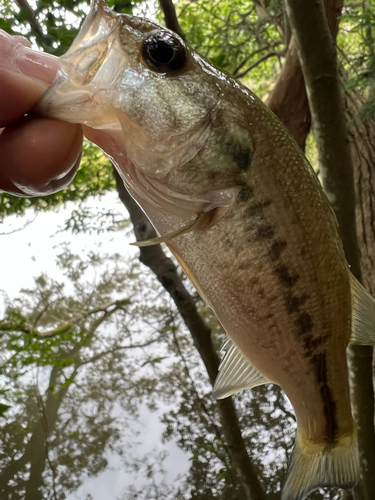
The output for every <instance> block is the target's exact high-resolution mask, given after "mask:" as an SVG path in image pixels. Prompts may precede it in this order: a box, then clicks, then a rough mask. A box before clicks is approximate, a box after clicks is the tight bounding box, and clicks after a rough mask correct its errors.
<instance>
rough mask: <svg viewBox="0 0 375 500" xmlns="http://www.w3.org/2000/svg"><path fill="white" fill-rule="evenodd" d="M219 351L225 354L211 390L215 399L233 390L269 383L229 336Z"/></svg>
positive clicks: (229, 393)
mask: <svg viewBox="0 0 375 500" xmlns="http://www.w3.org/2000/svg"><path fill="white" fill-rule="evenodd" d="M221 351H224V352H225V354H224V357H223V359H222V360H221V363H220V366H219V375H218V376H217V379H216V381H215V385H214V388H213V391H212V396H213V397H214V398H215V399H224V398H227V397H228V396H231V395H232V394H234V393H235V392H238V391H242V390H244V389H252V388H253V387H257V386H258V385H263V384H269V383H270V381H269V380H268V379H267V377H265V376H264V375H263V374H262V373H260V372H259V371H258V370H257V369H256V368H254V366H253V365H252V364H251V363H250V361H249V360H248V359H247V358H246V357H245V356H244V355H243V354H242V352H241V351H240V349H239V348H238V347H237V346H236V345H235V344H234V343H233V342H232V341H231V340H230V339H229V338H227V339H226V340H225V342H224V344H223V346H222V348H221Z"/></svg>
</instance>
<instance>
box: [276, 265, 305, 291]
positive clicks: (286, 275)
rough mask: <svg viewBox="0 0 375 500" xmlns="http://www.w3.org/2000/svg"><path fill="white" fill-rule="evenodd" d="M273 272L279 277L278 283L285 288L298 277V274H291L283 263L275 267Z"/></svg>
mask: <svg viewBox="0 0 375 500" xmlns="http://www.w3.org/2000/svg"><path fill="white" fill-rule="evenodd" d="M274 272H275V274H276V275H277V277H278V278H279V281H280V283H281V284H282V285H283V286H285V287H287V288H292V287H293V286H294V285H295V284H296V283H297V281H298V278H299V275H298V274H291V273H290V271H289V269H288V268H287V266H285V265H283V266H278V267H276V268H275V271H274Z"/></svg>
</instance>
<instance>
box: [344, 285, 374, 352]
mask: <svg viewBox="0 0 375 500" xmlns="http://www.w3.org/2000/svg"><path fill="white" fill-rule="evenodd" d="M351 288H352V334H351V336H350V341H349V342H350V343H351V344H359V345H375V300H374V298H373V297H372V296H371V295H370V294H369V293H368V292H366V290H365V289H364V287H363V286H362V285H361V283H360V282H359V281H358V280H357V279H356V278H355V277H354V276H353V275H351Z"/></svg>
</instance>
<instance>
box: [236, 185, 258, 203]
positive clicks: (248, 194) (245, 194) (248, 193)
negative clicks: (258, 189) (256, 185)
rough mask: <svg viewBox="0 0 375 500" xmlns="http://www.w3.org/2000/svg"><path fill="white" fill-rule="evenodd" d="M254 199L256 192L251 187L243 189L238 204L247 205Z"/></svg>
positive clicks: (238, 196)
mask: <svg viewBox="0 0 375 500" xmlns="http://www.w3.org/2000/svg"><path fill="white" fill-rule="evenodd" d="M252 198H254V190H253V189H252V188H251V187H245V188H242V189H241V191H240V192H239V193H238V195H237V202H238V203H246V202H248V201H249V200H251V199H252Z"/></svg>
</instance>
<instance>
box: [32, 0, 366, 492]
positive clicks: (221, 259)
mask: <svg viewBox="0 0 375 500" xmlns="http://www.w3.org/2000/svg"><path fill="white" fill-rule="evenodd" d="M38 109H39V111H40V112H43V113H44V114H45V115H48V116H52V117H56V118H60V119H62V120H66V121H70V122H74V123H81V124H83V125H85V126H87V127H90V128H85V131H86V135H87V136H88V138H89V139H90V140H92V141H94V142H95V143H96V144H98V145H99V146H100V147H101V148H102V149H103V150H104V151H105V153H106V154H107V155H108V156H109V157H110V158H111V160H112V161H113V163H114V165H115V166H116V168H117V170H118V172H119V173H120V175H121V177H122V178H123V180H124V183H125V185H126V187H127V189H128V190H129V192H130V193H131V195H132V196H133V197H134V198H135V200H136V201H137V202H138V203H139V205H140V206H141V207H142V209H143V210H144V212H145V213H146V214H147V216H148V217H149V219H150V221H151V222H152V224H153V225H154V227H155V228H156V230H157V231H158V233H159V234H160V237H159V238H156V239H155V240H151V241H149V242H146V243H145V244H155V243H159V242H161V241H164V242H166V243H167V245H168V247H169V248H170V249H171V251H172V252H173V254H174V255H175V256H176V257H177V259H178V261H179V263H180V264H181V266H182V267H183V268H184V270H185V271H186V273H187V275H188V276H189V278H190V279H191V281H192V282H193V284H194V285H195V287H196V288H197V290H198V291H199V293H200V294H201V296H202V297H203V298H204V300H205V301H206V302H207V303H208V304H209V305H210V306H211V307H212V309H213V310H214V312H215V314H216V315H217V317H218V319H219V320H220V322H221V324H222V325H223V327H224V328H225V330H226V332H227V333H228V336H229V337H228V340H227V341H226V342H225V346H224V351H225V355H224V358H223V360H222V363H221V365H220V371H219V376H218V378H217V381H216V384H215V387H214V396H215V397H217V398H224V397H227V396H229V395H231V394H233V393H235V392H237V391H239V390H242V389H248V388H252V387H255V386H257V385H260V384H263V383H268V382H272V383H275V384H278V385H280V386H281V387H282V389H283V390H284V391H285V393H286V394H287V396H288V398H289V399H290V401H291V403H292V405H293V408H294V411H295V414H296V419H297V437H296V445H295V449H294V451H293V454H292V458H291V462H290V465H289V470H288V476H287V479H286V482H285V485H284V488H283V493H282V499H283V500H301V499H303V498H305V497H306V495H307V494H308V493H309V492H310V491H312V490H313V489H315V488H317V487H318V486H337V487H342V488H348V487H352V486H353V485H354V484H356V482H357V481H358V478H359V457H358V449H357V439H356V431H355V427H354V424H353V419H352V415H351V408H350V398H349V384H348V369H347V362H346V348H347V346H348V344H349V343H350V342H354V343H359V344H371V345H373V344H374V340H375V334H374V331H375V303H374V300H373V298H372V297H371V296H370V295H368V294H367V292H366V291H365V290H364V289H363V287H362V286H361V285H360V284H359V283H358V282H357V281H356V280H355V279H354V277H353V276H351V273H350V271H349V268H348V265H347V263H346V261H345V257H344V252H343V248H342V244H341V241H340V238H339V235H338V230H337V222H336V218H335V215H334V213H333V211H332V208H331V206H330V204H329V202H328V200H327V197H326V196H325V194H324V192H323V191H322V188H321V186H320V184H319V181H318V179H317V178H316V176H315V173H314V172H313V170H312V168H311V166H310V165H309V163H308V161H307V160H306V158H305V156H304V155H303V153H302V151H301V150H300V149H299V148H298V146H297V145H296V143H295V142H294V140H293V139H292V137H291V136H290V134H289V133H288V131H287V130H286V129H285V127H284V126H283V125H282V124H281V123H280V122H279V120H278V119H277V118H276V117H275V116H274V115H273V114H272V113H271V111H270V110H269V109H268V108H267V107H266V106H265V105H264V104H263V103H262V102H261V101H260V100H259V99H258V98H257V97H256V96H255V95H254V94H253V93H252V92H251V91H250V90H249V89H247V88H246V87H245V86H243V85H241V84H240V83H238V82H237V81H235V80H234V79H232V78H230V77H229V76H227V75H225V74H223V73H222V72H220V71H218V70H217V69H216V68H215V67H213V66H212V65H211V64H209V63H208V62H207V61H206V60H204V59H203V58H202V57H200V56H199V55H198V54H197V53H196V52H194V51H193V50H192V49H191V48H189V47H187V46H186V44H185V43H184V41H183V40H182V39H181V38H179V37H178V36H177V35H176V34H174V33H173V32H171V31H169V30H167V29H165V28H162V27H160V26H158V25H156V24H155V23H153V22H151V21H149V20H147V19H142V18H138V17H133V16H129V15H120V14H117V13H115V12H112V11H111V10H110V9H109V8H108V6H107V5H106V4H105V3H104V2H102V1H97V0H95V1H94V2H93V3H92V6H91V11H90V14H89V16H88V18H87V19H86V21H85V23H84V25H83V26H82V29H81V31H80V33H79V35H78V37H77V38H76V40H75V41H74V42H73V45H72V46H71V48H70V49H69V50H68V52H67V53H66V54H65V55H64V56H62V57H61V59H60V70H59V72H58V74H57V77H56V79H55V82H54V84H53V85H52V87H51V88H50V89H49V90H48V91H47V92H46V94H45V95H44V96H43V97H42V100H41V102H40V103H39V105H38Z"/></svg>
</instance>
